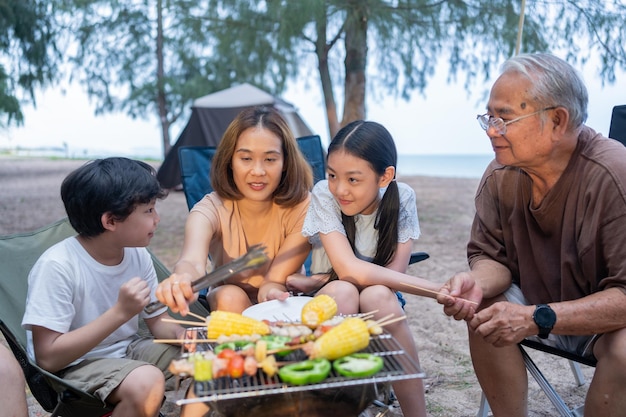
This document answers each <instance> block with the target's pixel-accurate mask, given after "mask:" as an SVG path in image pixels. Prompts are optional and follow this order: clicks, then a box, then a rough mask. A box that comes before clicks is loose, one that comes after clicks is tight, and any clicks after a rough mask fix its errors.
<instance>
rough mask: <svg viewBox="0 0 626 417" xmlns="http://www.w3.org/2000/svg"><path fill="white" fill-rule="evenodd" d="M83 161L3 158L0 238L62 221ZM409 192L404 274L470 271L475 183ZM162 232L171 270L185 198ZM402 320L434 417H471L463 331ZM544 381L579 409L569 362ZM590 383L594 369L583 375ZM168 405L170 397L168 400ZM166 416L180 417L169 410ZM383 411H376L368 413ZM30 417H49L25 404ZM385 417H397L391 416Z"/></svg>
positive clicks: (545, 362)
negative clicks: (411, 228) (414, 229)
mask: <svg viewBox="0 0 626 417" xmlns="http://www.w3.org/2000/svg"><path fill="white" fill-rule="evenodd" d="M84 162H85V161H77V160H49V159H34V158H27V159H22V158H11V157H6V156H3V157H0V234H2V235H4V234H9V233H16V232H21V231H28V230H33V229H35V228H37V227H40V226H43V225H45V224H47V223H49V222H52V221H54V220H56V219H59V218H61V217H63V216H64V211H63V206H62V203H61V201H60V197H59V187H60V184H61V181H62V180H63V178H64V176H65V175H66V174H67V173H68V172H70V171H71V170H72V169H74V168H76V167H78V166H80V165H82V164H83V163H84ZM399 180H400V181H404V182H406V183H408V184H410V185H411V186H412V187H414V189H415V191H416V193H417V208H418V212H419V216H420V224H421V228H422V237H421V238H420V239H419V240H418V241H417V242H416V244H415V250H420V251H426V252H428V253H429V254H430V256H431V258H430V259H428V260H426V261H423V262H420V263H418V264H416V265H413V266H411V267H410V269H409V272H410V273H411V274H413V275H418V276H421V277H425V278H428V279H431V280H433V281H436V282H444V281H445V280H446V279H447V278H449V277H450V276H451V275H452V274H454V273H455V272H456V271H461V270H465V269H466V268H467V266H466V261H465V244H466V241H467V237H468V231H469V227H470V224H471V221H472V217H473V212H474V208H473V195H474V192H475V190H476V186H477V184H478V180H477V179H455V178H430V177H417V176H416V177H406V178H400V179H399ZM157 208H158V210H159V213H160V215H161V224H160V226H159V230H158V231H157V234H156V236H155V237H154V239H153V241H152V243H151V248H152V249H153V250H154V252H155V253H156V254H157V256H158V257H159V258H160V259H161V260H162V261H163V262H164V263H165V264H166V266H168V267H170V268H171V267H172V265H173V264H174V262H175V261H176V257H177V256H178V252H179V250H180V248H181V247H182V239H183V225H184V222H185V218H186V216H187V206H186V203H185V197H184V195H183V193H182V192H172V193H171V194H170V195H169V196H168V198H167V199H165V200H164V201H162V202H160V203H159V204H158V206H157ZM406 298H407V302H408V304H407V307H406V311H407V315H408V317H409V321H410V325H411V328H412V329H413V331H414V335H415V340H416V342H417V345H418V348H419V351H420V360H421V365H422V367H423V369H424V371H425V372H426V375H427V377H426V379H425V384H426V402H427V405H428V410H429V413H430V415H431V416H433V417H435V416H437V417H439V416H441V417H451V416H459V417H460V416H464V417H465V416H468V417H469V416H475V415H476V411H477V409H478V406H479V402H480V395H481V390H480V387H479V386H478V383H477V380H476V377H475V375H474V372H473V369H472V364H471V359H470V356H469V352H468V347H467V341H466V330H465V325H464V324H463V323H459V322H456V321H454V320H453V319H450V318H448V317H446V316H445V315H444V314H443V312H442V309H441V307H440V306H439V305H438V304H437V303H436V301H434V300H432V299H429V298H420V297H417V296H411V295H408V296H406ZM533 357H535V358H536V359H537V360H538V362H539V363H540V366H541V367H542V369H543V370H544V373H545V374H546V375H547V376H548V378H550V379H551V381H554V382H555V386H556V388H557V389H558V390H559V392H561V393H562V395H563V396H564V398H565V399H566V401H567V402H569V403H570V405H578V404H581V403H582V401H583V398H584V393H585V392H586V389H587V386H588V384H587V385H585V386H583V387H576V386H575V382H574V379H573V377H572V374H571V372H570V370H569V366H568V363H567V361H566V360H564V359H558V360H554V358H549V357H546V356H545V355H544V354H541V353H533ZM584 373H585V375H586V376H587V379H588V380H589V379H590V377H591V375H592V369H590V368H585V367H584ZM168 397H170V398H171V397H172V395H171V394H170V395H169V396H168ZM529 397H530V398H531V401H530V410H531V412H530V415H531V416H533V417H536V416H554V415H557V413H556V411H555V410H554V409H553V408H552V406H551V405H550V403H549V402H548V400H547V399H546V397H545V396H544V395H543V394H542V392H541V390H540V389H539V387H538V386H537V385H536V384H535V383H534V381H533V382H532V383H531V384H530V393H529ZM166 410H167V412H168V416H175V415H178V412H179V410H178V409H177V407H176V406H174V405H173V404H171V403H170V404H168V407H166ZM378 411H380V410H379V409H376V408H374V407H370V409H368V413H369V414H370V415H371V416H374V415H375V413H376V412H378ZM30 415H31V416H45V415H47V414H46V413H45V412H44V411H42V410H41V408H40V407H39V406H38V405H37V404H36V402H35V401H34V400H33V399H32V398H31V399H30ZM386 415H387V416H401V415H402V414H401V413H400V412H399V411H398V410H391V411H390V412H388V413H387V414H386Z"/></svg>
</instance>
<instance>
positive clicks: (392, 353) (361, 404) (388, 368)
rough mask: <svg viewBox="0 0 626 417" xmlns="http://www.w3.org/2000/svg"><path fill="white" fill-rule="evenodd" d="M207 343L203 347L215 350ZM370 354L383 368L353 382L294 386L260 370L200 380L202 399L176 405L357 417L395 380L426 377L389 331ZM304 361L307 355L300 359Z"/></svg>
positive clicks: (258, 415) (236, 413)
mask: <svg viewBox="0 0 626 417" xmlns="http://www.w3.org/2000/svg"><path fill="white" fill-rule="evenodd" d="M198 331H199V332H200V333H201V332H202V331H205V329H204V330H200V329H198ZM205 334H206V333H205ZM200 337H201V336H200V334H198V338H200ZM206 345H207V346H198V348H199V349H211V348H212V345H210V344H206ZM364 352H368V353H372V354H375V355H378V356H380V357H382V358H383V363H384V365H383V369H382V370H381V371H379V372H378V373H377V374H375V375H373V376H371V377H365V378H347V377H344V376H341V375H338V374H336V373H335V372H334V370H333V371H331V374H330V375H329V376H328V378H326V379H325V380H324V381H322V382H319V383H316V384H308V385H302V386H292V385H287V384H285V383H283V382H282V381H281V380H280V378H278V376H277V375H275V376H273V377H269V376H267V375H266V374H264V373H263V371H261V370H259V371H258V372H257V374H256V375H253V376H244V377H242V378H236V379H234V378H230V377H223V378H218V379H215V380H212V381H208V382H194V390H195V393H196V396H197V398H186V399H180V400H177V401H176V404H178V405H185V404H190V403H197V402H204V403H207V404H208V405H209V406H210V407H211V410H212V412H213V414H212V415H213V416H225V417H249V416H255V417H264V416H268V417H269V416H272V417H280V416H285V417H287V416H289V417H291V416H296V417H313V416H325V417H328V416H345V417H349V416H355V417H356V416H358V415H359V414H360V413H361V411H363V410H364V409H365V408H367V407H368V406H369V405H370V404H371V403H372V402H373V401H374V400H375V399H376V398H377V397H378V394H379V393H380V392H382V390H383V389H385V388H386V387H388V386H389V385H390V384H391V383H392V382H396V381H401V380H407V379H415V378H423V377H424V373H423V372H422V370H421V369H420V367H419V365H417V363H416V362H415V361H414V360H413V359H412V358H411V357H410V356H409V355H408V354H407V353H406V352H405V351H404V349H402V347H401V346H400V345H399V343H398V342H397V340H396V339H395V338H394V337H393V336H391V335H390V334H388V333H383V334H381V335H379V336H374V337H372V338H371V339H370V343H369V345H368V347H367V348H366V349H365V350H364ZM301 354H302V355H304V354H303V353H301ZM285 359H287V358H285ZM288 359H292V358H288ZM303 359H305V357H304V356H303V357H302V358H300V359H297V360H303Z"/></svg>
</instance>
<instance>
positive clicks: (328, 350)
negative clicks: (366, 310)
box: [310, 317, 370, 360]
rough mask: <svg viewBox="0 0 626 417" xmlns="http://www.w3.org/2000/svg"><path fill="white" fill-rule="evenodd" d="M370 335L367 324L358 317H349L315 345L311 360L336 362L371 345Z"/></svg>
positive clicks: (321, 337)
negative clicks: (322, 359)
mask: <svg viewBox="0 0 626 417" xmlns="http://www.w3.org/2000/svg"><path fill="white" fill-rule="evenodd" d="M369 342H370V334H369V330H368V329H367V325H366V324H365V322H364V321H363V320H362V319H360V318H358V317H348V318H346V319H345V320H344V321H342V322H341V323H340V324H338V325H337V326H335V327H333V328H332V329H330V330H329V331H327V332H326V333H324V334H323V335H322V336H320V337H319V339H317V340H316V341H315V342H314V343H313V349H312V350H311V352H310V357H311V359H315V358H326V359H328V360H335V359H337V358H341V357H343V356H346V355H349V354H351V353H354V352H358V351H360V350H363V349H365V348H366V347H367V345H369Z"/></svg>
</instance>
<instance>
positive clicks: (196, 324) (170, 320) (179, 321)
mask: <svg viewBox="0 0 626 417" xmlns="http://www.w3.org/2000/svg"><path fill="white" fill-rule="evenodd" d="M161 320H163V321H164V322H166V323H176V324H186V325H190V326H195V327H198V325H206V322H197V321H190V320H179V319H168V318H162V319H161Z"/></svg>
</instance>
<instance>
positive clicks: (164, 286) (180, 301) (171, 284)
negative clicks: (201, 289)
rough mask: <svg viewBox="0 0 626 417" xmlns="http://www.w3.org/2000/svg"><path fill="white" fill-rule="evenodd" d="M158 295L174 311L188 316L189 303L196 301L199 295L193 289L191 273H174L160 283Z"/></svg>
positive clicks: (157, 290)
mask: <svg viewBox="0 0 626 417" xmlns="http://www.w3.org/2000/svg"><path fill="white" fill-rule="evenodd" d="M156 297H157V299H158V300H159V301H160V302H162V303H163V304H165V305H166V306H168V307H169V308H170V310H172V312H174V313H180V314H181V315H182V316H186V315H187V313H189V304H191V303H193V302H195V301H196V299H197V298H198V295H197V294H196V293H194V292H193V290H192V289H191V275H189V274H187V273H182V274H177V273H174V274H172V275H171V276H170V277H169V278H167V279H165V280H163V281H162V282H161V283H160V284H159V286H158V287H157V289H156Z"/></svg>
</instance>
